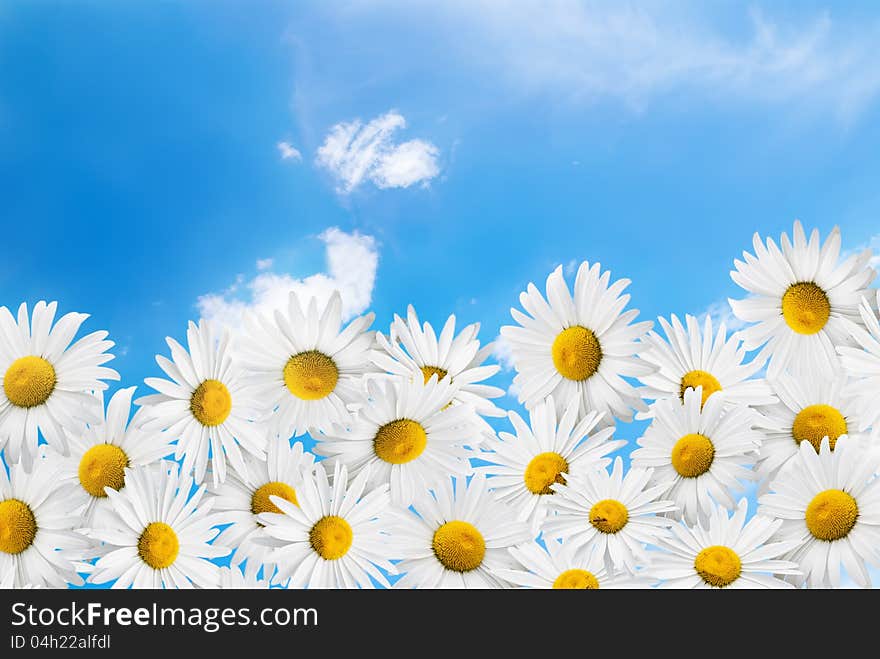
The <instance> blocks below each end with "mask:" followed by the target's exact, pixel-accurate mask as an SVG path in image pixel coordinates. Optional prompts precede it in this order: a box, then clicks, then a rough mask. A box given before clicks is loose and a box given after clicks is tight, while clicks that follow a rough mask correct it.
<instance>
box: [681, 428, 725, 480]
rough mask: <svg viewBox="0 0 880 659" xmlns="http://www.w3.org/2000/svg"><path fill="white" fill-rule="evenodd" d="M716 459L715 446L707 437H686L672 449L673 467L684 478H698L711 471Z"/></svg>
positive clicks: (698, 435) (695, 435)
mask: <svg viewBox="0 0 880 659" xmlns="http://www.w3.org/2000/svg"><path fill="white" fill-rule="evenodd" d="M714 459H715V446H714V445H713V444H712V440H710V439H709V438H708V437H706V436H705V435H700V434H697V433H691V434H690V435H685V436H684V437H682V438H681V439H679V440H678V441H677V442H675V446H673V447H672V466H673V467H674V468H675V471H677V472H678V474H679V475H680V476H683V477H684V478H696V477H697V476H701V475H703V474H705V473H706V472H707V471H709V467H711V466H712V461H713V460H714Z"/></svg>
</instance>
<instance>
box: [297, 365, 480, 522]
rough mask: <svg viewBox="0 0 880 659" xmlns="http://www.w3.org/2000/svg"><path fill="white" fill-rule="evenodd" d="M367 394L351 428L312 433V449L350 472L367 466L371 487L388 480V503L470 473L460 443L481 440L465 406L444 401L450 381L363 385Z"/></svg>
mask: <svg viewBox="0 0 880 659" xmlns="http://www.w3.org/2000/svg"><path fill="white" fill-rule="evenodd" d="M366 388H367V396H366V397H365V398H364V399H363V403H362V404H361V405H360V406H359V409H358V414H357V418H355V419H354V420H352V422H351V424H350V426H348V427H344V426H341V425H336V426H334V427H333V428H332V429H331V430H329V431H328V432H327V433H326V434H325V435H320V434H317V433H315V434H314V435H313V436H314V438H315V439H316V440H317V443H316V444H315V449H314V450H315V453H317V454H318V455H323V456H328V457H329V458H330V462H329V464H333V463H335V462H338V463H341V464H344V465H346V466H347V467H348V469H349V471H350V473H351V474H352V475H353V476H354V475H357V474H359V473H360V472H361V470H362V469H369V470H370V486H371V487H375V486H376V485H378V484H379V483H390V484H391V501H392V502H393V503H394V504H395V505H402V506H408V505H409V504H410V503H412V501H413V498H414V497H415V496H416V495H417V494H419V493H421V492H422V490H424V489H425V488H427V487H430V486H432V485H434V483H435V482H436V481H438V480H440V479H442V478H448V477H449V476H450V475H458V476H466V475H468V474H470V473H471V465H470V461H469V460H468V457H469V456H470V455H471V452H470V450H469V449H467V448H465V446H464V445H465V444H470V445H473V444H476V443H479V441H480V440H481V435H480V431H479V429H478V428H477V426H476V424H475V418H476V415H475V414H474V411H473V408H472V407H471V406H470V405H467V404H462V405H452V406H450V405H449V401H450V399H451V397H452V396H454V392H455V384H454V383H452V382H450V380H449V379H448V378H445V379H443V380H440V381H439V382H438V380H437V377H436V376H432V377H431V379H430V380H428V382H427V383H424V382H423V381H422V380H421V379H418V380H403V379H401V380H396V381H385V382H378V381H375V380H369V381H368V382H367V383H366Z"/></svg>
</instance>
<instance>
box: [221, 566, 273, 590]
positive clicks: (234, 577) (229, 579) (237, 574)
mask: <svg viewBox="0 0 880 659" xmlns="http://www.w3.org/2000/svg"><path fill="white" fill-rule="evenodd" d="M268 587H269V580H268V579H258V578H257V576H256V573H254V574H247V573H242V571H241V570H239V569H238V568H237V567H221V568H220V588H221V589H225V590H263V589H266V588H268Z"/></svg>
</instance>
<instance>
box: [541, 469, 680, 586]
mask: <svg viewBox="0 0 880 659" xmlns="http://www.w3.org/2000/svg"><path fill="white" fill-rule="evenodd" d="M651 475H652V470H651V469H633V468H631V469H630V470H629V471H628V472H627V473H626V475H624V474H623V461H622V460H621V459H620V458H619V457H618V458H615V460H614V466H613V468H612V471H611V473H608V471H607V470H605V469H597V470H595V471H593V472H591V473H589V474H587V475H586V476H584V477H583V478H577V477H576V476H569V478H568V479H567V482H566V483H565V484H563V483H554V484H553V485H551V486H550V487H551V488H553V489H554V490H555V491H556V496H554V497H552V498H551V499H550V504H549V507H550V511H551V512H556V515H548V517H547V519H546V520H545V521H544V524H543V525H542V531H543V533H544V538H545V539H547V540H562V541H563V542H565V543H571V544H572V545H573V547H574V549H575V550H576V551H578V552H579V555H580V556H585V555H587V554H588V553H589V552H591V551H597V552H598V553H599V555H600V556H601V557H602V559H603V560H604V561H605V563H606V565H607V566H608V569H609V570H613V571H622V570H626V571H627V572H629V573H630V574H635V571H636V567H637V566H639V565H644V564H645V563H646V562H647V560H648V559H647V556H646V552H645V544H654V543H655V542H656V540H657V538H659V537H661V536H663V535H666V534H667V533H668V531H667V530H666V529H667V527H668V526H670V525H671V524H672V520H670V519H667V518H666V517H664V516H662V513H669V512H672V511H673V510H675V504H674V503H673V502H672V501H667V500H663V499H660V497H661V496H662V494H663V492H664V491H666V490H667V486H666V484H661V485H651V486H649V485H648V483H649V482H650V480H651Z"/></svg>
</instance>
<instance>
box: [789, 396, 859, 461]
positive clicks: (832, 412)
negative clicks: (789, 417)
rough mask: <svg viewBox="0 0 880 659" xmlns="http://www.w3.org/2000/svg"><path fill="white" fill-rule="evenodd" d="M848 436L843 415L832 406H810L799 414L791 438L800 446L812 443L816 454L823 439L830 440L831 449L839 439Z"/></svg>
mask: <svg viewBox="0 0 880 659" xmlns="http://www.w3.org/2000/svg"><path fill="white" fill-rule="evenodd" d="M845 434H846V419H844V418H843V414H841V413H840V411H838V410H837V409H836V408H834V407H831V406H830V405H809V406H807V407H805V408H804V409H802V410H801V411H800V412H798V413H797V416H796V417H795V418H794V423H793V424H792V426H791V436H792V437H794V441H796V442H797V443H798V444H800V443H801V442H803V441H807V442H810V444H812V445H813V448H814V449H816V452H818V451H819V446H820V445H821V444H822V439H824V438H825V437H827V438H828V440H829V442H828V443H829V444H830V446H831V448H832V449H833V448H834V445H835V444H837V438H838V437H840V436H841V435H845Z"/></svg>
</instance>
